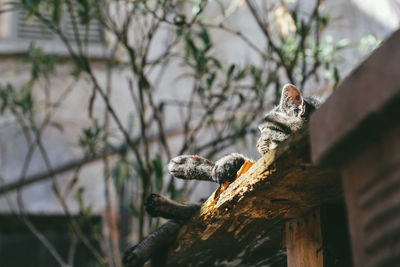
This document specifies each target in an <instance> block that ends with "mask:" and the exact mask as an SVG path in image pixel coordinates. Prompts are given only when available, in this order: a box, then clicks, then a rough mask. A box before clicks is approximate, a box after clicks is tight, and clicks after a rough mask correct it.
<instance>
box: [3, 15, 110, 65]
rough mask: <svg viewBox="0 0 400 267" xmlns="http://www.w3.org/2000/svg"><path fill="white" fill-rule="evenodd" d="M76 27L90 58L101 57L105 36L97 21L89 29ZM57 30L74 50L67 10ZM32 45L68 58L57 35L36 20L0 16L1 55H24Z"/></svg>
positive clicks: (32, 18) (74, 37) (71, 27)
mask: <svg viewBox="0 0 400 267" xmlns="http://www.w3.org/2000/svg"><path fill="white" fill-rule="evenodd" d="M77 19H78V18H77ZM76 26H77V32H78V33H79V38H80V40H81V42H87V43H88V45H89V49H88V51H89V56H91V57H96V58H101V57H104V54H105V53H104V52H105V49H104V37H103V32H102V29H101V25H100V23H99V21H96V20H92V21H91V22H90V24H89V26H88V27H86V26H84V25H80V24H79V23H78V24H77V25H76ZM60 28H61V30H62V32H63V33H64V35H65V37H66V38H67V39H68V40H69V41H70V43H71V45H72V46H73V47H76V46H77V43H76V34H75V30H74V25H73V23H72V19H71V16H70V15H69V13H68V12H67V11H64V14H63V16H62V20H61V22H60ZM31 42H35V44H36V45H37V46H40V47H42V48H43V49H44V50H45V51H46V52H48V53H54V54H59V55H62V56H68V55H69V54H68V51H67V49H66V48H65V45H64V43H63V42H62V41H61V40H60V38H59V37H58V36H57V34H56V33H54V32H52V31H51V30H50V29H48V28H47V27H46V26H45V25H44V24H43V23H42V22H41V21H39V20H38V19H36V18H34V17H32V16H28V15H27V14H26V12H25V11H15V12H12V13H8V14H4V15H2V16H0V54H18V53H23V52H24V51H26V49H27V48H28V46H29V45H30V43H31Z"/></svg>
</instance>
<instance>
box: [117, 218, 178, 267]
mask: <svg viewBox="0 0 400 267" xmlns="http://www.w3.org/2000/svg"><path fill="white" fill-rule="evenodd" d="M181 227H182V224H181V223H180V222H179V221H169V222H167V223H165V224H164V225H163V226H161V227H160V228H159V229H158V230H157V231H155V232H153V233H152V234H150V235H149V236H148V237H146V238H145V239H144V240H143V241H142V242H140V243H139V244H137V245H135V246H133V247H131V248H129V249H128V250H126V251H125V253H124V258H123V263H124V264H125V265H126V266H131V267H134V266H135V267H138V266H142V265H143V264H144V263H145V262H146V261H147V260H148V259H150V257H151V256H152V255H153V254H154V253H155V252H156V251H158V250H159V249H161V248H167V247H168V246H170V245H171V244H173V242H175V239H176V237H177V235H178V231H179V229H181Z"/></svg>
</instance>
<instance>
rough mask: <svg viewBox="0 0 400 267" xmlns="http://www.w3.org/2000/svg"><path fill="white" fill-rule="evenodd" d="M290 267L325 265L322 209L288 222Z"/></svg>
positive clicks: (287, 248)
mask: <svg viewBox="0 0 400 267" xmlns="http://www.w3.org/2000/svg"><path fill="white" fill-rule="evenodd" d="M285 236H286V238H285V239H286V252H287V266H288V267H300V266H302V267H303V266H304V267H323V266H324V265H323V264H324V258H323V253H322V252H323V243H322V229H321V216H320V209H319V208H316V209H314V210H312V211H311V212H310V213H309V214H307V215H305V216H303V217H302V218H299V219H295V220H292V221H290V222H287V223H286V227H285Z"/></svg>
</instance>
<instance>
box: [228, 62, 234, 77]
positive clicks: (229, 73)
mask: <svg viewBox="0 0 400 267" xmlns="http://www.w3.org/2000/svg"><path fill="white" fill-rule="evenodd" d="M235 67H236V66H235V64H232V65H230V66H229V69H228V73H227V76H228V78H227V79H228V80H230V79H231V77H232V74H233V71H234V70H235Z"/></svg>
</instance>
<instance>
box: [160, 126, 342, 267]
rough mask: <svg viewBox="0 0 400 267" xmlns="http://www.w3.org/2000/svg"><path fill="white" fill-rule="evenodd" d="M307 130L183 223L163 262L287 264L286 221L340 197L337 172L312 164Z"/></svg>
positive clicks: (297, 134)
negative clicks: (284, 237)
mask: <svg viewBox="0 0 400 267" xmlns="http://www.w3.org/2000/svg"><path fill="white" fill-rule="evenodd" d="M308 140H309V136H308V130H307V129H303V130H301V131H299V132H297V133H296V134H294V135H293V136H292V137H291V138H289V139H288V140H287V141H286V142H285V143H283V144H281V145H280V146H279V147H278V149H277V150H276V151H270V152H269V153H267V154H266V155H264V156H263V157H262V158H260V159H259V160H258V161H257V162H256V164H255V165H253V166H252V167H251V168H250V170H249V171H248V172H246V173H245V174H243V175H242V176H240V177H239V178H237V179H236V180H235V181H234V182H232V183H231V184H230V185H229V186H228V187H227V188H226V189H225V190H224V191H223V192H221V193H220V194H216V193H215V192H214V194H213V195H211V196H210V198H209V199H208V200H207V201H206V202H205V203H204V204H203V205H202V207H201V209H200V213H199V214H198V215H197V216H195V217H194V218H193V219H192V220H191V221H189V222H188V223H187V224H185V225H184V226H183V228H182V229H181V230H180V232H179V234H178V238H177V241H176V244H175V245H174V249H173V250H171V251H170V252H169V255H168V257H167V266H189V265H191V266H220V265H221V266H235V265H239V264H241V265H243V266H254V265H257V264H261V265H262V264H264V265H268V264H272V265H273V266H286V252H285V250H284V249H282V244H281V243H282V242H281V241H282V231H283V230H284V226H285V222H287V221H288V219H290V218H297V217H299V216H302V215H304V214H306V213H307V212H309V211H310V210H311V209H312V208H314V207H317V206H320V205H322V204H324V203H340V202H342V192H341V186H340V177H339V175H338V173H337V172H336V171H334V170H327V169H321V168H316V167H313V166H312V164H311V163H310V156H309V154H310V153H309V152H310V150H309V141H308Z"/></svg>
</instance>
